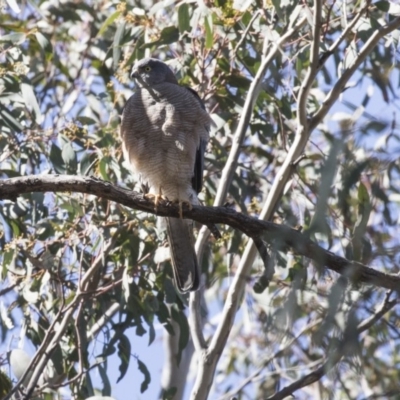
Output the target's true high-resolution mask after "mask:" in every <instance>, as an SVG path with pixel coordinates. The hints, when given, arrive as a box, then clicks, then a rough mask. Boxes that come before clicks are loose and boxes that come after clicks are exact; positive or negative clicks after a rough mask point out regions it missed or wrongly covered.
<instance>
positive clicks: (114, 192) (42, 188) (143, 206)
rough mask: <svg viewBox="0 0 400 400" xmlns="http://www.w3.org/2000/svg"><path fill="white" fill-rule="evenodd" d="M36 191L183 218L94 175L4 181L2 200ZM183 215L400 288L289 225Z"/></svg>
mask: <svg viewBox="0 0 400 400" xmlns="http://www.w3.org/2000/svg"><path fill="white" fill-rule="evenodd" d="M33 192H79V193H86V194H91V195H95V196H98V197H101V198H103V199H106V200H110V201H114V202H116V203H119V204H123V205H124V206H126V207H129V208H132V209H135V210H140V211H145V212H148V213H151V214H156V215H159V216H170V217H179V206H178V205H177V204H176V203H172V202H168V201H160V202H159V203H158V205H157V211H155V210H154V203H153V201H152V200H149V199H147V198H146V197H144V196H143V195H141V194H140V193H137V192H133V191H131V190H128V189H124V188H121V187H117V186H114V185H112V184H111V183H109V182H104V181H102V180H99V179H97V178H94V177H87V176H68V175H35V176H24V177H18V178H11V179H4V180H0V200H5V199H9V200H16V199H17V197H18V196H19V195H22V194H24V193H33ZM183 217H184V218H190V219H193V220H194V221H197V222H200V223H202V224H204V225H211V224H226V225H229V226H231V227H232V228H234V229H238V230H240V231H241V232H243V233H244V234H246V235H247V236H249V237H251V238H259V237H261V236H262V237H263V239H264V240H266V241H267V242H268V243H269V244H272V245H274V246H277V247H278V248H281V249H284V248H287V247H290V248H291V249H293V251H294V252H295V253H296V254H298V255H302V256H305V257H308V258H309V259H311V260H313V261H315V262H316V263H318V264H319V265H324V266H326V267H327V268H329V269H331V270H333V271H335V272H337V273H339V274H341V275H344V276H346V277H347V278H349V279H350V280H351V281H353V282H356V283H358V282H359V283H367V284H371V285H375V286H379V287H383V288H386V289H393V290H396V291H399V290H400V277H399V276H397V275H391V274H386V273H384V272H379V271H377V270H375V269H372V268H370V267H367V266H365V265H363V264H361V263H357V262H352V261H349V260H347V259H345V258H343V257H339V256H337V255H335V254H333V253H332V252H330V251H328V250H325V249H324V248H322V247H321V246H319V245H318V244H316V243H314V242H313V241H312V240H310V239H308V238H307V237H306V235H304V234H302V233H301V232H299V231H296V230H295V229H291V228H289V227H287V226H284V225H278V224H274V223H272V222H267V221H262V220H259V219H257V218H253V217H249V216H246V215H244V214H241V213H238V212H237V211H235V210H233V209H232V208H229V207H202V206H193V207H192V209H189V207H188V206H186V205H183Z"/></svg>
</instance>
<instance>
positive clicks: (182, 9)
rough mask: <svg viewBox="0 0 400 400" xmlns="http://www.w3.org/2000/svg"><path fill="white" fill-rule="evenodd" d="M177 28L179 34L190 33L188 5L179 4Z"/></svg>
mask: <svg viewBox="0 0 400 400" xmlns="http://www.w3.org/2000/svg"><path fill="white" fill-rule="evenodd" d="M178 26H179V32H180V33H181V34H182V33H185V32H190V16H189V4H187V3H183V4H181V5H180V6H179V8H178Z"/></svg>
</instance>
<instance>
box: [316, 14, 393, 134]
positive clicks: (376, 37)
mask: <svg viewBox="0 0 400 400" xmlns="http://www.w3.org/2000/svg"><path fill="white" fill-rule="evenodd" d="M399 27H400V17H397V18H395V19H393V20H392V21H391V22H389V23H388V24H387V25H384V26H381V27H380V28H378V29H377V30H375V31H374V33H373V34H372V35H371V37H370V38H369V39H368V40H367V41H366V42H365V44H364V46H363V47H362V49H361V50H360V54H359V55H358V56H357V57H356V58H355V59H354V60H353V63H352V65H350V66H349V67H348V68H347V69H346V70H345V71H343V74H342V76H341V77H340V78H339V79H338V81H337V82H336V83H335V85H334V86H333V88H332V89H331V91H330V92H329V93H328V95H327V96H326V98H325V100H324V102H323V103H322V105H321V107H320V108H319V110H318V111H317V112H316V113H315V115H314V116H313V117H312V118H311V120H310V125H309V128H310V132H311V131H313V130H314V129H315V128H316V127H317V126H318V124H319V123H320V122H321V121H322V120H323V119H324V118H325V116H326V114H327V113H328V111H329V110H330V108H331V107H332V105H333V104H334V103H335V102H336V100H337V99H338V97H339V96H340V94H341V93H342V92H343V90H344V88H345V86H346V83H347V82H348V80H349V79H350V78H351V77H352V76H353V74H354V72H355V71H356V70H357V69H358V67H359V66H360V65H361V63H362V62H363V61H364V60H365V59H366V58H367V56H368V54H369V53H371V51H372V50H373V49H374V48H375V47H376V45H377V44H378V42H379V41H380V40H381V39H382V38H383V37H384V36H386V35H387V34H388V33H390V32H393V31H394V30H395V29H398V28H399Z"/></svg>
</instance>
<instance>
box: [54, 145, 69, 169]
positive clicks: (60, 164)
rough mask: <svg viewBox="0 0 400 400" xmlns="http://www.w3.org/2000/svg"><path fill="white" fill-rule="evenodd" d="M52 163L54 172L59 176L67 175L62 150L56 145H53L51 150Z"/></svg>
mask: <svg viewBox="0 0 400 400" xmlns="http://www.w3.org/2000/svg"><path fill="white" fill-rule="evenodd" d="M50 161H51V163H52V164H53V167H54V170H55V172H56V173H57V174H65V172H66V167H65V163H64V161H63V158H62V156H61V150H60V148H59V147H58V146H57V145H55V144H54V143H52V145H51V149H50Z"/></svg>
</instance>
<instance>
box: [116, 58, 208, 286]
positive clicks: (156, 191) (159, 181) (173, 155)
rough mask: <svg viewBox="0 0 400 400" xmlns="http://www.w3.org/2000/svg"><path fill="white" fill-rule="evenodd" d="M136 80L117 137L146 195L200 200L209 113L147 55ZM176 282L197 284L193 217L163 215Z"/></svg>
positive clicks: (135, 73) (134, 73) (135, 70)
mask: <svg viewBox="0 0 400 400" xmlns="http://www.w3.org/2000/svg"><path fill="white" fill-rule="evenodd" d="M131 76H132V77H133V78H134V79H135V80H136V82H137V83H138V88H137V90H136V92H135V93H134V95H133V96H132V97H131V98H130V99H129V100H128V102H127V103H126V105H125V108H124V111H123V115H122V124H121V137H122V141H123V150H124V155H125V157H126V159H127V160H128V161H129V163H130V165H131V166H132V169H133V171H134V172H135V173H136V174H138V175H140V179H141V181H142V183H144V184H146V185H147V186H148V187H149V193H150V194H152V195H154V196H156V197H157V196H159V195H161V196H163V197H166V198H167V199H169V200H171V201H179V202H180V203H182V202H185V203H190V204H195V205H196V204H199V200H198V198H197V193H199V192H200V190H201V187H202V183H203V182H202V180H203V167H204V151H205V148H206V145H207V142H208V137H209V135H208V132H209V128H210V116H209V115H208V113H207V112H206V110H205V107H204V104H203V103H202V101H201V99H200V98H199V96H198V95H197V93H196V92H195V91H194V90H192V89H190V88H188V87H184V86H180V85H179V84H178V81H177V79H176V77H175V75H174V73H173V72H172V71H171V69H170V68H169V67H168V66H167V65H166V64H164V63H163V62H161V61H159V60H156V59H153V58H145V59H143V60H140V61H138V62H137V63H136V64H135V66H134V67H133V70H132V75H131ZM166 221H167V233H168V241H169V246H170V252H171V261H172V266H173V272H174V279H175V282H176V286H177V288H178V290H179V291H180V292H187V291H193V290H196V289H197V288H198V287H199V267H198V262H197V256H196V253H195V251H194V239H193V221H190V220H187V219H185V220H184V219H182V218H166Z"/></svg>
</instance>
